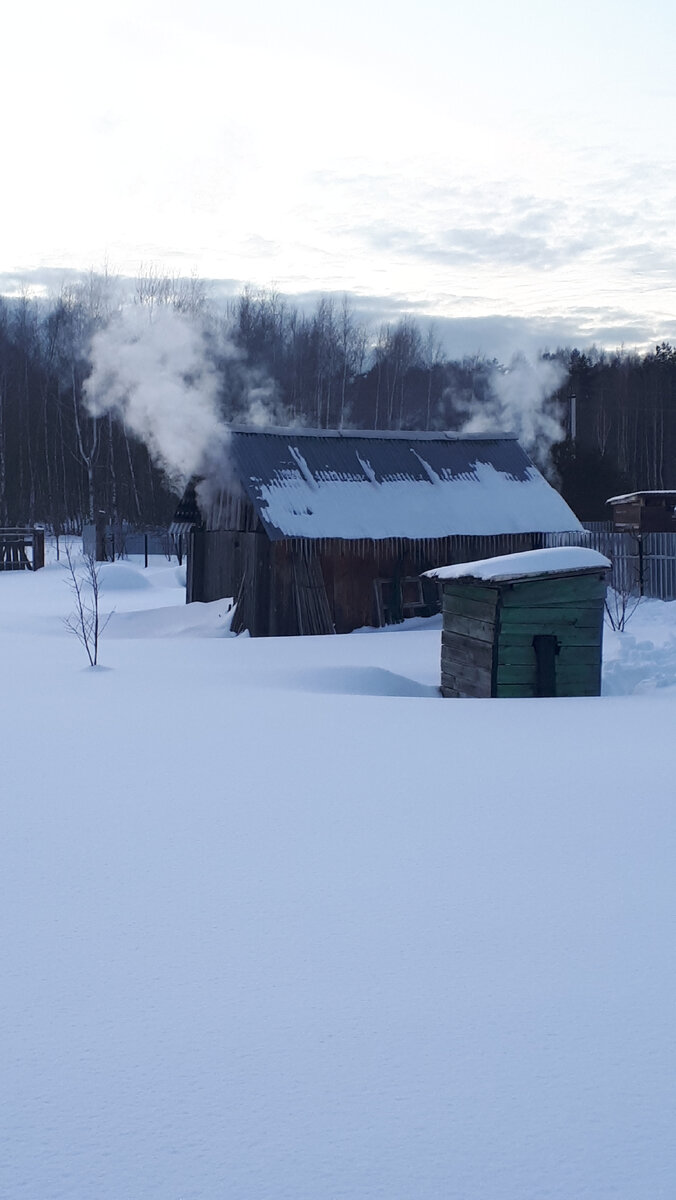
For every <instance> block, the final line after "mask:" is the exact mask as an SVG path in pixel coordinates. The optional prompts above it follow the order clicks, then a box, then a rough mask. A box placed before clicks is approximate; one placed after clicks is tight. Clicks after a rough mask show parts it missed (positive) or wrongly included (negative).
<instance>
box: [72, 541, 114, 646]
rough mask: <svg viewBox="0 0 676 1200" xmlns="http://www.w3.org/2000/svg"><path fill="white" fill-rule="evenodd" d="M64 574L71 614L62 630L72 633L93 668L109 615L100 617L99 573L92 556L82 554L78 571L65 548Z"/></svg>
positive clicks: (97, 565) (110, 614) (110, 615)
mask: <svg viewBox="0 0 676 1200" xmlns="http://www.w3.org/2000/svg"><path fill="white" fill-rule="evenodd" d="M66 562H67V564H68V566H67V570H68V572H69V575H70V579H69V580H68V586H69V587H70V590H71V592H72V594H73V599H74V604H75V607H74V610H73V612H72V613H71V614H70V616H68V617H66V618H65V626H66V629H68V630H69V631H70V632H71V633H74V634H75V636H76V638H77V640H78V641H79V642H80V643H81V645H82V646H84V649H85V652H86V654H87V658H88V659H89V665H90V666H92V667H96V666H97V665H98V659H99V640H100V638H101V635H102V633H103V631H104V630H105V628H106V625H107V624H108V622H109V620H110V618H111V617H112V615H113V614H112V612H110V613H108V615H107V616H106V617H102V616H101V613H100V608H99V605H100V600H101V573H100V567H99V564H98V563H97V561H96V558H95V556H94V555H93V554H85V555H84V557H83V561H82V568H81V570H80V571H78V569H77V567H76V565H75V562H74V560H73V553H72V550H71V548H70V546H66Z"/></svg>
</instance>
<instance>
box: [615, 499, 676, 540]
mask: <svg viewBox="0 0 676 1200" xmlns="http://www.w3.org/2000/svg"><path fill="white" fill-rule="evenodd" d="M607 503H608V504H610V505H611V507H612V514H613V529H614V531H615V532H616V533H633V534H637V535H638V534H641V533H676V492H667V491H661V492H629V493H628V494H627V495H626V496H612V497H611V499H610V500H608V501H607Z"/></svg>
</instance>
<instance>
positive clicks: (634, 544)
mask: <svg viewBox="0 0 676 1200" xmlns="http://www.w3.org/2000/svg"><path fill="white" fill-rule="evenodd" d="M543 540H544V542H545V545H546V546H547V547H549V546H588V547H589V548H590V549H591V550H598V551H599V552H600V553H601V554H605V556H606V558H608V559H610V562H611V563H612V570H611V572H610V580H609V583H610V586H611V587H612V588H615V590H616V591H618V592H626V593H629V594H632V595H636V596H639V595H640V596H648V597H650V598H651V599H654V600H676V533H644V534H642V535H640V536H637V535H636V534H633V533H615V532H613V531H611V530H606V529H599V528H598V527H596V528H594V527H592V528H586V529H585V531H584V533H548V534H545V535H544V539H543Z"/></svg>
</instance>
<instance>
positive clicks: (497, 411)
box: [462, 355, 567, 475]
mask: <svg viewBox="0 0 676 1200" xmlns="http://www.w3.org/2000/svg"><path fill="white" fill-rule="evenodd" d="M566 374H567V372H566V369H565V367H563V366H562V364H561V363H559V362H557V361H555V360H552V359H538V360H537V361H535V362H531V361H530V360H529V359H527V358H525V357H523V356H522V355H518V356H516V357H515V358H513V359H512V362H511V364H510V366H509V368H508V369H506V370H504V369H502V368H496V369H495V370H494V371H493V373H492V375H491V381H490V395H489V397H488V399H486V400H484V401H482V402H478V401H475V402H473V403H470V404H468V405H466V409H467V412H468V419H467V420H466V421H465V423H464V425H463V427H462V432H463V433H488V432H490V431H492V430H502V431H504V432H509V433H515V434H516V435H517V437H518V439H519V442H520V443H521V445H522V446H523V448H524V450H525V451H526V453H527V454H529V455H530V457H531V458H532V459H533V461H534V462H535V463H537V465H538V466H539V467H540V468H541V469H542V470H543V471H545V472H547V473H549V474H550V475H551V457H550V456H551V450H552V446H554V445H555V444H556V443H557V442H560V441H561V440H562V438H563V436H564V429H563V425H562V423H561V417H560V413H559V412H558V411H557V408H556V405H555V403H554V402H553V400H552V397H553V396H554V394H555V393H556V392H557V391H558V390H559V388H560V387H561V385H562V384H563V382H564V380H565V378H566Z"/></svg>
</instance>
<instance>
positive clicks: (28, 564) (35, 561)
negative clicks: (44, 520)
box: [0, 528, 45, 571]
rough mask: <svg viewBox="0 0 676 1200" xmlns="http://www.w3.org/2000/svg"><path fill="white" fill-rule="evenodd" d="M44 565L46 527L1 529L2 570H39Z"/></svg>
mask: <svg viewBox="0 0 676 1200" xmlns="http://www.w3.org/2000/svg"><path fill="white" fill-rule="evenodd" d="M44 565H45V531H44V529H33V528H31V529H0V571H38V570H39V569H40V567H44Z"/></svg>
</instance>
